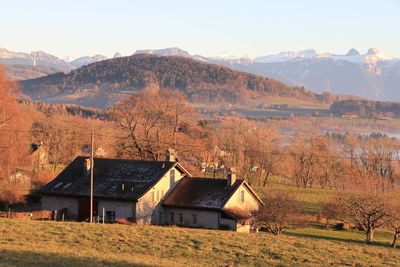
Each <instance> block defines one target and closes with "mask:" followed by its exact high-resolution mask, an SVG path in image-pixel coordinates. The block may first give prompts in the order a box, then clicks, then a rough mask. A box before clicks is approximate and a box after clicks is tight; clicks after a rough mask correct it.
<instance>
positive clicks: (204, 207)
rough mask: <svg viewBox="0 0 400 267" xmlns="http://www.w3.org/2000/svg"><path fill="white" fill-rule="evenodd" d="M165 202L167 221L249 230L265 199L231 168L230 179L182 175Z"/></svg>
mask: <svg viewBox="0 0 400 267" xmlns="http://www.w3.org/2000/svg"><path fill="white" fill-rule="evenodd" d="M162 205H163V207H164V209H165V212H166V215H167V216H166V224H170V225H172V224H176V225H180V226H187V227H196V228H209V229H230V230H234V231H246V232H248V231H249V230H250V223H251V221H252V219H253V215H254V213H255V212H257V211H258V209H259V207H260V206H261V205H263V202H262V201H261V200H260V198H259V197H258V196H257V195H256V193H255V192H254V191H253V190H252V189H251V187H250V185H249V184H248V183H247V182H246V181H244V180H237V179H236V173H235V170H234V169H230V170H229V172H228V177H227V179H215V178H196V177H184V178H182V179H181V181H180V182H179V183H178V185H177V186H176V187H175V188H174V189H173V190H172V191H171V193H170V194H168V195H167V197H166V198H165V200H164V201H163V202H162Z"/></svg>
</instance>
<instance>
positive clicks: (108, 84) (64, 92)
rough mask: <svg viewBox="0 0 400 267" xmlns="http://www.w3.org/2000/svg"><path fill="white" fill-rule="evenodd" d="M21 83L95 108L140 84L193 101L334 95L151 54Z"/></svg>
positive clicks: (46, 98)
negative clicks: (320, 93) (172, 92)
mask: <svg viewBox="0 0 400 267" xmlns="http://www.w3.org/2000/svg"><path fill="white" fill-rule="evenodd" d="M21 89H22V91H23V92H24V93H25V94H26V95H27V96H29V97H31V98H32V99H35V100H39V101H43V102H50V103H63V104H68V103H70V104H80V105H85V106H91V107H96V108H105V107H108V106H110V105H113V104H115V103H116V102H118V101H119V100H120V99H122V98H123V97H125V96H126V94H130V93H134V92H136V91H138V90H142V89H148V90H159V89H172V90H180V91H182V92H183V93H184V94H185V95H186V97H187V98H188V99H189V100H190V101H192V102H196V103H221V102H227V103H240V102H246V101H248V100H249V99H252V98H257V97H260V96H268V95H270V96H281V97H289V98H296V99H303V100H307V101H314V102H331V101H333V100H336V99H338V96H335V95H331V94H322V95H319V94H316V93H313V92H310V91H306V90H305V89H304V88H302V87H293V86H288V85H286V84H284V83H282V82H279V81H276V80H273V79H269V78H265V77H262V76H259V75H254V74H250V73H245V72H240V71H236V70H233V69H231V68H228V67H225V66H221V65H214V64H209V63H205V62H201V61H199V60H194V59H190V58H187V57H179V56H175V57H168V56H167V57H163V56H159V55H151V54H139V55H134V56H130V57H120V58H113V59H109V60H103V61H100V62H96V63H93V64H90V65H87V66H83V67H81V68H79V69H76V70H72V71H71V72H69V73H68V74H65V73H56V74H51V75H48V76H45V77H41V78H37V79H31V80H25V81H22V82H21Z"/></svg>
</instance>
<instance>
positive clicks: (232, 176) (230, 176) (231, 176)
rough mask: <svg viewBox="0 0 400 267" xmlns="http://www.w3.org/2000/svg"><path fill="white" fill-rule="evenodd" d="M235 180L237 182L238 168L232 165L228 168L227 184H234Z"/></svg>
mask: <svg viewBox="0 0 400 267" xmlns="http://www.w3.org/2000/svg"><path fill="white" fill-rule="evenodd" d="M235 182H236V169H235V168H233V167H232V168H229V169H228V176H227V185H228V186H233V185H234V184H235Z"/></svg>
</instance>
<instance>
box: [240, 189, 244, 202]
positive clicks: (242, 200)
mask: <svg viewBox="0 0 400 267" xmlns="http://www.w3.org/2000/svg"><path fill="white" fill-rule="evenodd" d="M240 201H241V202H244V190H240Z"/></svg>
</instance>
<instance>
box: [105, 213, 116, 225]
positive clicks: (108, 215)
mask: <svg viewBox="0 0 400 267" xmlns="http://www.w3.org/2000/svg"><path fill="white" fill-rule="evenodd" d="M106 220H107V221H108V222H114V221H115V211H107V212H106Z"/></svg>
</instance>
